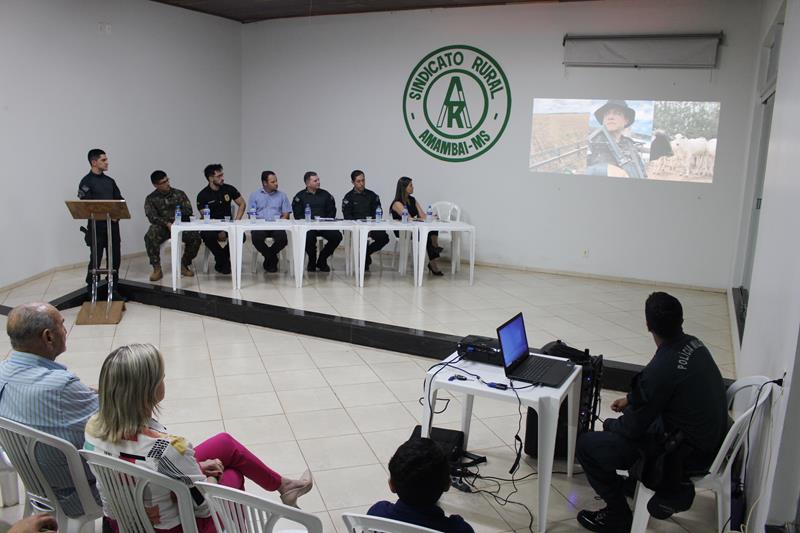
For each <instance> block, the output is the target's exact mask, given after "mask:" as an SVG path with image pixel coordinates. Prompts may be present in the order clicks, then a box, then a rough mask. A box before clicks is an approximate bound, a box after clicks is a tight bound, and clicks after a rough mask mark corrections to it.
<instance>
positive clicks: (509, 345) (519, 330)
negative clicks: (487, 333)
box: [497, 313, 574, 387]
mask: <svg viewBox="0 0 800 533" xmlns="http://www.w3.org/2000/svg"><path fill="white" fill-rule="evenodd" d="M497 338H498V339H499V341H500V351H501V352H502V354H503V367H504V368H505V370H506V377H507V378H508V379H515V380H517V381H524V382H526V383H535V384H537V385H544V386H545V387H560V386H561V384H562V383H564V381H565V380H566V379H567V378H568V377H569V375H570V374H571V373H572V370H573V368H574V364H573V363H572V362H570V361H562V360H559V359H551V358H549V357H542V356H539V355H535V354H531V353H530V348H528V336H527V335H526V334H525V322H524V321H523V319H522V313H519V314H517V315H516V316H515V317H514V318H512V319H511V320H509V321H508V322H506V323H505V324H503V325H502V326H500V327H499V328H497Z"/></svg>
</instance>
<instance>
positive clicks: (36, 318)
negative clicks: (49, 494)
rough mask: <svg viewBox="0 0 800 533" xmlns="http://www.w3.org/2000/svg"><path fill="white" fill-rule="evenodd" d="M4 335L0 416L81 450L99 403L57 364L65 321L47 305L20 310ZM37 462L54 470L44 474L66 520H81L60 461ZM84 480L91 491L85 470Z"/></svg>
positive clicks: (48, 457) (11, 315)
mask: <svg viewBox="0 0 800 533" xmlns="http://www.w3.org/2000/svg"><path fill="white" fill-rule="evenodd" d="M6 333H8V337H9V338H10V340H11V347H12V352H11V355H9V356H8V358H7V359H6V360H5V361H3V362H0V416H2V417H3V418H8V419H9V420H13V421H15V422H19V423H20V424H25V425H26V426H30V427H32V428H34V429H38V430H39V431H43V432H45V433H49V434H51V435H54V436H56V437H59V438H62V439H64V440H67V441H69V442H71V443H72V444H73V445H74V446H75V447H76V448H78V449H80V448H82V447H83V437H84V428H85V426H86V421H87V420H88V419H89V417H90V416H91V415H93V414H94V413H95V412H96V411H97V409H98V407H99V403H98V399H97V392H96V391H94V390H92V389H91V388H89V387H87V386H86V385H84V384H83V383H82V382H81V380H80V379H78V377H77V376H76V375H75V374H73V373H72V372H70V371H69V370H67V367H65V366H64V365H62V364H61V363H57V362H56V357H58V356H59V355H61V354H62V353H64V351H66V349H67V329H66V327H64V317H63V316H61V313H59V312H58V310H57V309H56V308H55V307H53V306H52V305H50V304H47V303H40V302H35V303H29V304H23V305H19V306H17V307H15V308H14V309H12V310H11V312H10V313H9V314H8V322H7V324H6ZM49 451H50V452H53V450H49ZM37 455H38V454H37ZM59 455H60V453H59ZM37 459H39V461H40V463H47V465H48V466H54V467H55V468H47V469H46V472H47V475H48V476H49V477H50V482H51V483H52V484H53V486H54V488H55V489H56V494H57V495H58V496H59V500H60V501H61V504H62V506H64V508H65V511H66V512H67V514H69V515H72V513H73V512H74V513H75V514H76V515H79V514H81V508H80V502H79V501H78V499H77V495H76V493H75V490H74V488H73V487H72V486H71V484H70V483H69V481H68V479H69V476H67V475H66V468H67V467H66V462H65V461H64V458H63V457H59V458H56V457H53V453H49V454H48V453H43V454H42V456H41V457H37ZM87 476H88V477H89V480H90V483H91V484H92V485H93V484H94V478H93V477H92V476H91V473H90V472H89V470H88V469H87ZM93 488H94V487H93Z"/></svg>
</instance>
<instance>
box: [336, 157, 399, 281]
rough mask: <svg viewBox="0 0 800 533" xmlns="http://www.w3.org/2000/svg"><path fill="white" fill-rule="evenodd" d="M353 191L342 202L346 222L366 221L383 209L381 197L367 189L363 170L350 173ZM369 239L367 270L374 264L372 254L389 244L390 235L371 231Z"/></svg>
mask: <svg viewBox="0 0 800 533" xmlns="http://www.w3.org/2000/svg"><path fill="white" fill-rule="evenodd" d="M350 181H351V182H352V183H353V189H352V190H351V191H350V192H348V193H347V194H345V195H344V199H343V200H342V215H343V216H344V219H345V220H364V219H366V218H373V217H374V216H375V211H376V210H377V209H378V208H379V207H381V199H380V197H379V196H378V195H377V194H375V193H374V192H372V191H371V190H369V189H367V186H366V185H367V180H366V178H365V177H364V172H363V171H362V170H354V171H353V172H351V173H350ZM369 238H370V239H372V242H371V243H369V245H367V257H366V261H365V265H366V270H367V272H369V265H370V264H372V254H374V253H375V252H377V251H379V250H380V249H381V248H383V247H384V246H386V244H388V242H389V235H388V234H387V233H386V232H385V231H370V232H369Z"/></svg>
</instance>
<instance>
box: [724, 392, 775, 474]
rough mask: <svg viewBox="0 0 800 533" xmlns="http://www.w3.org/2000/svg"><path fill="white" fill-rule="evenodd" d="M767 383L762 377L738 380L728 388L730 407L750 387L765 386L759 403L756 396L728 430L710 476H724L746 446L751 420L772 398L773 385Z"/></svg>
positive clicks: (759, 397)
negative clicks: (737, 396) (743, 446)
mask: <svg viewBox="0 0 800 533" xmlns="http://www.w3.org/2000/svg"><path fill="white" fill-rule="evenodd" d="M767 381H768V379H767V378H764V377H760V376H758V377H752V378H744V379H741V380H737V381H736V382H735V383H734V384H733V385H731V386H730V387H729V388H728V393H727V394H726V396H727V398H728V405H729V406H730V405H731V403H732V402H733V399H734V397H735V396H736V393H737V392H739V391H741V390H744V389H746V388H749V387H762V386H763V389H761V394H759V395H758V403H757V404H756V397H755V396H754V397H753V399H752V400H751V401H752V404H751V405H750V407H749V408H748V409H746V410H745V411H744V412H743V413H742V414H740V415H739V416H737V417H736V420H735V421H734V422H733V425H732V426H731V427H730V429H729V430H728V433H727V435H725V440H723V441H722V446H720V448H719V451H718V452H717V456H716V457H715V458H714V461H713V462H712V463H711V466H710V467H709V469H708V472H709V475H711V476H721V475H723V474H724V473H725V471H726V470H727V469H728V466H729V465H730V464H731V461H733V460H734V459H735V458H736V454H737V453H739V449H740V448H741V447H742V444H744V439H745V436H746V433H747V427H748V425H749V424H750V420H751V419H755V418H756V417H757V416H758V415H759V412H761V411H763V409H764V406H765V405H766V404H767V402H768V401H769V400H770V398H771V397H772V385H765V386H764V383H766V382H767ZM754 412H755V414H754Z"/></svg>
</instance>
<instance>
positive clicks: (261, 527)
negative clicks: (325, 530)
mask: <svg viewBox="0 0 800 533" xmlns="http://www.w3.org/2000/svg"><path fill="white" fill-rule="evenodd" d="M195 485H196V486H197V487H198V488H199V489H200V491H201V492H202V493H203V495H204V496H205V497H206V501H207V502H208V505H209V507H210V508H211V514H212V516H213V517H214V526H215V527H216V528H217V531H224V532H225V533H270V532H271V531H272V530H273V529H274V528H275V524H277V522H278V520H280V519H281V518H284V519H286V520H291V521H292V522H296V523H298V524H300V525H302V526H303V527H304V528H305V530H304V531H308V532H309V533H322V521H321V520H320V519H319V518H318V517H317V516H314V515H313V514H311V513H307V512H305V511H301V510H300V509H297V508H295V507H289V506H288V505H283V504H282V503H278V502H272V501H269V500H266V499H264V498H259V497H258V496H254V495H252V494H248V493H246V492H244V491H241V490H237V489H232V488H230V487H225V486H222V485H217V484H213V483H196V484H195ZM301 531H303V530H301Z"/></svg>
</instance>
